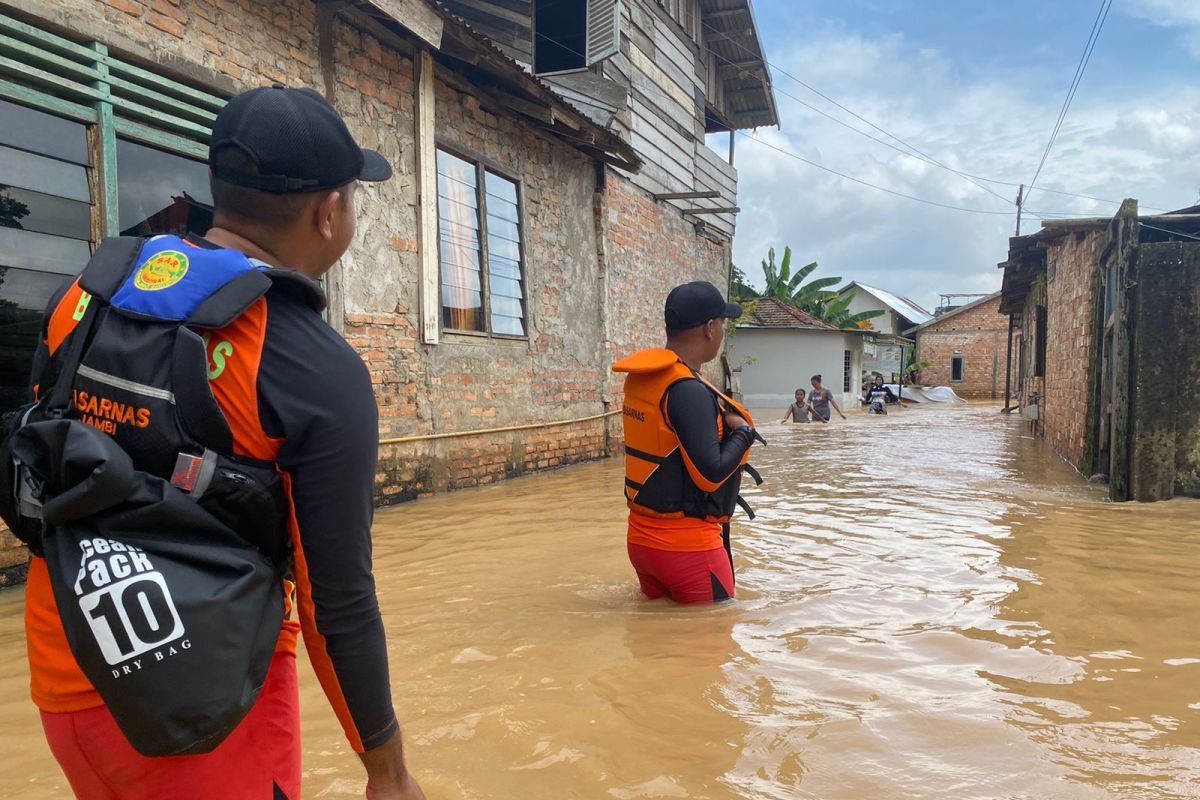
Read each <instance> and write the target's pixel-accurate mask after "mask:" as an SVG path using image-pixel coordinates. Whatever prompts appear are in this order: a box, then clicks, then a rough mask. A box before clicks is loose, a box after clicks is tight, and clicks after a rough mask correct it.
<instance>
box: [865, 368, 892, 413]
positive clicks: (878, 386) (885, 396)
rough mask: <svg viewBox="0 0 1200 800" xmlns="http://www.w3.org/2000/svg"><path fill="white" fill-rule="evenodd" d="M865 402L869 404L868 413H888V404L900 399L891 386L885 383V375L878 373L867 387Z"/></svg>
mask: <svg viewBox="0 0 1200 800" xmlns="http://www.w3.org/2000/svg"><path fill="white" fill-rule="evenodd" d="M863 402H865V403H866V404H867V413H868V414H886V413H888V412H887V404H888V403H896V402H899V401H898V400H897V399H896V395H895V393H894V392H892V390H891V388H890V387H888V386H886V385H884V382H883V376H882V375H876V376H875V380H874V382H873V383H872V384H871V385H870V386H869V387H868V388H867V393H866V397H865V398H863Z"/></svg>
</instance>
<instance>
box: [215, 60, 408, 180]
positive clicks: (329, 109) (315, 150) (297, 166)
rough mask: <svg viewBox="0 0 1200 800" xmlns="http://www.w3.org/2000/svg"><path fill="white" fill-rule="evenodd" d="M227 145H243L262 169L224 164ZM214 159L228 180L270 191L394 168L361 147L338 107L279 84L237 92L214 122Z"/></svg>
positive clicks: (371, 176)
mask: <svg viewBox="0 0 1200 800" xmlns="http://www.w3.org/2000/svg"><path fill="white" fill-rule="evenodd" d="M227 147H236V148H238V149H239V150H241V151H242V152H243V153H244V154H245V155H246V157H247V158H249V159H250V161H251V163H253V164H254V165H255V166H256V167H257V168H258V174H257V175H255V174H250V173H247V172H243V171H241V170H237V169H232V168H230V167H229V166H226V165H220V164H219V161H218V159H217V155H218V153H219V152H220V151H222V150H223V149H225V148H227ZM208 163H209V166H210V167H212V170H213V176H214V177H216V178H218V179H220V180H222V181H225V182H226V183H232V184H236V185H238V186H245V187H248V188H250V189H259V190H261V191H264V192H276V193H284V192H316V191H320V190H322V189H334V188H337V187H338V186H344V185H346V184H347V183H349V182H350V181H353V180H360V181H385V180H387V179H388V178H390V177H392V168H391V166H390V165H389V164H388V163H387V161H386V160H385V159H384V157H383V156H381V155H380V154H379V153H377V152H375V151H374V150H367V149H366V148H363V147H359V146H358V143H357V142H355V141H354V137H353V136H351V135H350V130H349V129H348V128H347V127H346V123H345V122H343V121H342V118H341V117H340V116H338V113H337V112H336V111H334V110H333V106H331V105H329V103H328V102H327V101H326V100H325V98H324V97H322V96H321V95H320V94H318V93H317V92H316V91H314V90H312V89H309V88H307V87H303V88H296V89H293V88H289V87H287V86H284V85H282V84H279V83H276V84H273V85H271V86H263V87H261V88H258V89H251V90H249V91H247V92H242V93H241V94H239V95H236V96H234V97H233V98H232V99H230V101H229V102H228V103H227V104H226V105H225V107H224V108H222V109H221V111H220V112H219V113H218V114H217V118H216V120H215V121H214V122H213V129H212V140H211V144H210V145H209V148H208Z"/></svg>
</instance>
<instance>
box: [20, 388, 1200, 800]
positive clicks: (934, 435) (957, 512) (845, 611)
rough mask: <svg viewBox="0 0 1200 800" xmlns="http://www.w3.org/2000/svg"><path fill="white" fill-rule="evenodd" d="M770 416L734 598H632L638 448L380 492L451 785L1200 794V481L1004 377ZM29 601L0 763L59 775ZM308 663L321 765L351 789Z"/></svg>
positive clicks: (407, 668) (318, 781)
mask: <svg viewBox="0 0 1200 800" xmlns="http://www.w3.org/2000/svg"><path fill="white" fill-rule="evenodd" d="M765 433H766V434H767V437H768V439H769V440H770V441H771V446H770V447H769V448H767V449H764V450H760V451H757V452H756V454H755V455H756V457H755V459H754V462H755V463H756V465H757V466H758V467H759V468H760V469H761V470H762V472H763V473H764V475H766V476H767V479H768V482H767V484H765V485H764V486H763V487H762V488H761V489H757V490H755V489H752V490H750V491H748V492H747V494H748V496H749V499H750V501H751V503H752V504H753V505H754V506H755V507H756V509H757V511H758V513H759V516H758V518H757V519H756V520H754V521H753V522H745V521H742V522H740V524H738V525H737V526H736V528H735V530H736V533H735V537H736V554H737V561H738V567H739V572H738V593H739V600H738V601H737V602H736V603H733V604H726V605H723V606H718V607H710V608H701V609H693V608H678V607H674V606H671V605H670V604H669V603H667V602H666V601H659V602H655V603H648V602H645V601H643V600H641V599H640V598H639V596H638V595H637V593H636V584H635V581H634V580H633V574H632V571H631V570H630V568H629V566H628V563H627V562H626V560H625V555H624V519H623V517H624V514H623V510H622V507H621V494H620V464H619V463H618V462H617V461H612V462H608V463H604V464H595V465H588V466H582V467H575V468H572V469H569V470H565V471H562V472H558V473H554V474H551V475H543V476H537V477H532V478H526V479H521V480H517V481H513V482H510V483H507V484H504V485H501V486H496V487H491V488H487V489H483V490H478V491H470V492H461V493H457V494H452V495H446V496H442V497H437V498H433V499H431V500H423V501H420V502H418V503H416V504H412V505H408V506H404V507H401V508H397V509H393V510H389V511H386V512H383V513H381V514H380V516H379V526H378V532H377V544H376V562H377V571H378V574H379V586H380V594H381V602H382V605H383V608H384V611H385V614H386V616H387V626H388V630H389V635H390V642H391V656H392V671H393V679H394V684H395V687H396V700H397V708H398V711H399V713H400V715H401V719H402V721H403V723H404V725H405V729H406V735H407V737H408V740H409V753H410V759H411V761H412V763H413V764H414V766H415V767H416V770H417V772H418V774H419V775H420V777H421V780H422V783H423V784H424V785H425V788H426V791H427V793H428V794H429V796H430V798H431V800H437V798H446V799H447V800H459V799H460V798H461V799H462V800H475V799H476V798H548V799H552V800H558V798H589V799H590V798H616V799H617V800H633V799H634V798H674V797H681V798H682V797H686V798H697V799H703V798H711V799H713V800H716V799H717V798H723V799H732V798H755V799H756V800H757V799H760V798H761V799H765V798H789V800H790V798H823V799H826V800H827V799H829V798H855V799H856V800H857V799H858V798H919V797H938V798H946V797H952V798H1109V797H1119V798H1164V797H1196V796H1200V789H1197V787H1198V786H1200V749H1198V748H1200V681H1198V680H1197V679H1198V678H1200V642H1197V639H1196V635H1195V633H1196V631H1197V628H1198V623H1200V612H1197V610H1196V608H1197V603H1196V600H1195V598H1196V596H1197V591H1198V590H1200V577H1197V574H1196V569H1195V565H1196V564H1197V556H1200V526H1197V525H1196V522H1195V519H1196V515H1197V513H1198V512H1200V502H1196V501H1174V502H1170V503H1161V504H1158V505H1153V506H1140V505H1139V506H1134V505H1124V506H1113V505H1110V504H1107V503H1105V502H1103V499H1102V496H1103V493H1102V491H1101V490H1099V489H1097V488H1096V487H1092V486H1088V485H1087V484H1085V483H1083V482H1082V481H1081V480H1080V479H1079V478H1078V476H1076V475H1075V474H1074V473H1073V472H1072V471H1071V470H1070V469H1069V468H1068V467H1066V466H1065V465H1063V464H1062V463H1061V462H1059V461H1058V460H1057V459H1056V458H1054V457H1053V456H1051V455H1048V454H1047V453H1046V451H1045V450H1044V449H1043V447H1042V445H1041V443H1040V442H1037V441H1034V440H1032V439H1029V438H1028V437H1027V436H1026V435H1025V433H1024V429H1023V427H1022V425H1021V423H1020V422H1019V421H1017V420H1011V419H1006V418H1003V417H1001V416H1000V415H999V414H997V413H996V411H995V409H993V408H989V407H978V406H975V407H967V408H961V407H960V408H953V409H914V410H911V411H908V412H903V413H895V414H891V415H889V416H887V417H881V418H868V417H866V416H865V415H863V416H857V415H856V416H853V417H852V419H851V422H850V423H844V424H838V423H835V424H832V425H829V426H824V425H822V426H817V425H802V426H790V427H780V426H771V427H769V428H768V429H766V430H765ZM20 615H21V599H20V596H19V593H8V594H6V595H3V596H0V642H2V643H3V645H2V646H3V648H4V650H3V652H4V654H5V658H4V659H3V662H2V663H0V789H2V791H0V795H3V796H4V797H12V798H51V797H61V796H63V795H64V792H65V788H64V786H63V782H62V780H61V778H60V777H59V776H58V773H57V770H56V769H55V767H54V764H53V762H52V760H51V758H50V756H49V753H48V751H47V750H46V747H45V745H44V743H43V742H42V741H41V739H40V729H39V726H38V723H37V717H36V713H35V712H34V710H33V708H32V706H30V705H29V703H28V701H27V700H26V696H25V683H26V681H27V677H26V674H25V667H24V662H23V649H22V648H23V644H22V641H21V636H20ZM302 669H304V670H306V669H307V668H306V667H302ZM303 674H304V678H305V681H304V687H303V693H304V736H305V767H306V785H305V786H306V788H305V797H306V798H352V797H356V796H358V797H361V792H362V787H363V778H362V774H361V769H360V768H359V767H358V765H357V763H356V759H354V758H353V756H352V755H351V754H350V752H349V750H348V748H347V746H346V745H345V744H344V742H343V740H342V737H341V734H340V733H339V732H338V728H337V726H336V723H335V722H334V720H333V716H332V713H331V712H330V711H329V710H328V707H327V706H326V705H325V703H324V701H323V699H322V698H321V695H320V692H319V689H317V687H316V685H315V681H314V680H312V678H311V675H310V674H307V673H303Z"/></svg>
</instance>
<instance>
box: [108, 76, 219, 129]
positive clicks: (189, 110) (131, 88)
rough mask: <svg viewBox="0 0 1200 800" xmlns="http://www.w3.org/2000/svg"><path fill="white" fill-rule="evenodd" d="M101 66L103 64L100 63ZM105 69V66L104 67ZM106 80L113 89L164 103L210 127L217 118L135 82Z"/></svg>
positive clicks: (169, 107) (203, 110) (173, 110)
mask: <svg viewBox="0 0 1200 800" xmlns="http://www.w3.org/2000/svg"><path fill="white" fill-rule="evenodd" d="M102 66H103V65H102ZM104 68H105V70H107V66H105V67H104ZM106 81H107V82H108V84H109V85H110V86H112V87H113V88H114V89H120V90H121V91H122V92H123V93H125V94H129V95H133V96H134V97H137V98H141V99H142V100H145V101H148V102H150V103H154V104H158V105H164V106H166V107H167V109H169V111H170V113H172V114H179V115H182V116H185V117H190V118H191V119H192V121H194V122H201V123H205V124H207V125H208V127H210V128H211V127H212V123H213V121H214V120H215V119H216V118H217V115H216V112H214V111H208V110H205V109H202V108H197V107H196V106H193V105H189V104H188V103H184V102H182V101H179V100H167V99H165V98H164V97H163V96H162V94H161V93H160V92H157V91H153V90H150V89H146V88H143V87H141V86H139V85H137V84H136V83H133V82H131V81H127V80H124V79H122V78H115V77H112V76H109V77H108V78H106Z"/></svg>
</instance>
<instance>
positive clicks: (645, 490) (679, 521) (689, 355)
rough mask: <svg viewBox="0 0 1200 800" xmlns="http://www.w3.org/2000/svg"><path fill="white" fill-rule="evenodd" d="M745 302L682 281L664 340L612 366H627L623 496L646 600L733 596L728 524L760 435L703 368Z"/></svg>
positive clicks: (670, 302) (668, 311) (670, 305)
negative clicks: (660, 345)
mask: <svg viewBox="0 0 1200 800" xmlns="http://www.w3.org/2000/svg"><path fill="white" fill-rule="evenodd" d="M741 314H742V309H741V307H740V306H738V305H737V304H735V303H727V302H726V301H725V298H723V297H722V296H721V293H720V291H718V290H717V288H716V287H715V286H713V285H712V284H711V283H707V282H705V281H696V282H693V283H686V284H683V285H682V286H676V287H675V288H674V289H672V290H671V292H670V294H668V295H667V300H666V304H665V307H664V318H665V322H666V334H667V344H666V347H665V348H663V349H653V350H643V351H641V352H639V353H635V354H633V355H632V356H629V357H627V358H624V359H622V360H621V361H618V362H617V363H616V364H614V365H613V370H614V371H616V372H624V373H627V374H628V377H626V379H625V399H624V404H623V407H622V412H623V415H624V417H623V419H624V425H625V499H626V502H627V503H628V505H629V535H628V549H629V560H630V561H631V562H632V564H633V567H634V570H635V571H636V572H637V575H638V580H639V582H640V583H641V588H642V593H643V594H645V595H646V596H647V597H648V598H651V599H655V598H659V597H669V598H671V599H672V600H674V601H675V602H677V603H711V602H714V601H718V600H727V599H729V598H732V597H733V594H734V581H733V563H732V555H731V553H730V550H729V536H728V523H729V519H730V517H731V516H732V514H733V512H734V509H735V508H736V506H737V505H738V504H739V501H740V498H739V496H738V490H739V487H740V485H741V474H742V472H743V470H744V469H746V468H748V465H747V464H746V459H747V456H748V453H749V450H750V446H751V445H752V444H753V442H754V440H755V439H756V438H759V437H758V434H757V433H756V432H755V430H754V427H753V421H752V420H751V419H750V415H749V413H748V412H747V411H746V410H745V409H744V408H742V407H741V406H740V405H738V404H737V403H736V402H735V401H734V400H733V399H732V398H730V397H728V396H726V395H725V394H723V393H722V392H720V391H719V390H718V389H717V388H716V387H714V386H712V384H710V383H708V382H707V381H706V380H704V378H703V377H701V375H700V367H701V366H702V365H703V364H706V363H707V362H709V361H712V360H713V359H714V358H716V357H717V355H718V354H719V353H720V352H721V345H722V343H723V341H724V338H725V321H726V320H728V319H737V318H738V317H740V316H741Z"/></svg>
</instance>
